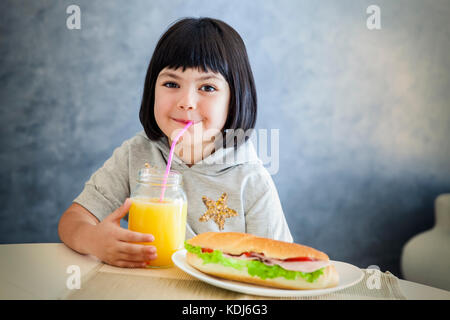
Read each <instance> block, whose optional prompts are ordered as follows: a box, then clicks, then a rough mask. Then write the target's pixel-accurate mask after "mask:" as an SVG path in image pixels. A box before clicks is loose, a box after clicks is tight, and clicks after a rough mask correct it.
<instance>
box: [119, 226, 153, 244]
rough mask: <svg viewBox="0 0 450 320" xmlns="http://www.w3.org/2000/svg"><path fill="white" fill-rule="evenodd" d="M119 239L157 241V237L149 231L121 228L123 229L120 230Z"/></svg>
mask: <svg viewBox="0 0 450 320" xmlns="http://www.w3.org/2000/svg"><path fill="white" fill-rule="evenodd" d="M119 240H122V241H127V242H152V241H155V237H154V236H153V235H151V234H148V233H140V232H136V231H131V230H127V229H123V228H121V231H119Z"/></svg>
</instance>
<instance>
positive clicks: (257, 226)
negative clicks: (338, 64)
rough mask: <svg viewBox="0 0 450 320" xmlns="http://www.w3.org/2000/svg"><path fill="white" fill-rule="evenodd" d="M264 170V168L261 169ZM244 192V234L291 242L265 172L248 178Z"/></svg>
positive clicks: (276, 193) (271, 184)
mask: <svg viewBox="0 0 450 320" xmlns="http://www.w3.org/2000/svg"><path fill="white" fill-rule="evenodd" d="M263 169H264V170H265V168H264V167H263ZM244 192H245V195H244V197H245V199H246V201H245V208H244V210H245V224H246V232H247V233H251V234H254V235H257V236H260V237H265V238H271V239H275V240H281V241H287V242H292V241H293V239H292V235H291V232H290V231H289V227H288V225H287V222H286V218H285V216H284V213H283V209H282V207H281V203H280V199H279V197H278V192H277V189H276V187H275V184H274V182H273V180H272V177H271V176H270V174H269V173H268V172H267V171H266V170H265V172H263V173H262V174H257V175H254V176H253V177H251V178H249V181H248V182H247V185H246V188H245V190H244Z"/></svg>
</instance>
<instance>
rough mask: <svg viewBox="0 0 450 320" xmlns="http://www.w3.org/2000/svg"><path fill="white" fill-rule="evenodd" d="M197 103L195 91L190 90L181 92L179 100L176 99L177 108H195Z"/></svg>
mask: <svg viewBox="0 0 450 320" xmlns="http://www.w3.org/2000/svg"><path fill="white" fill-rule="evenodd" d="M196 105H197V99H196V97H195V93H194V92H192V90H186V91H185V92H183V93H182V95H181V97H180V100H179V101H178V108H180V109H183V110H195V109H196Z"/></svg>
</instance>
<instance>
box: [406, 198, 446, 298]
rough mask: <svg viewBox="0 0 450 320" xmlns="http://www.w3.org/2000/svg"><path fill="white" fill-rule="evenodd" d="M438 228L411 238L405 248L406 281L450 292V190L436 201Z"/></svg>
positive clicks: (435, 226) (436, 225)
mask: <svg viewBox="0 0 450 320" xmlns="http://www.w3.org/2000/svg"><path fill="white" fill-rule="evenodd" d="M435 219H436V223H435V225H434V227H433V228H432V229H430V230H428V231H425V232H422V233H420V234H418V235H416V236H414V237H413V238H411V239H410V240H409V241H408V242H407V243H406V245H405V246H404V247H403V252H402V258H401V269H402V275H403V277H404V278H405V279H406V280H409V281H413V282H418V283H422V284H425V285H428V286H432V287H436V288H441V289H445V290H449V291H450V193H446V194H442V195H440V196H438V197H437V198H436V200H435Z"/></svg>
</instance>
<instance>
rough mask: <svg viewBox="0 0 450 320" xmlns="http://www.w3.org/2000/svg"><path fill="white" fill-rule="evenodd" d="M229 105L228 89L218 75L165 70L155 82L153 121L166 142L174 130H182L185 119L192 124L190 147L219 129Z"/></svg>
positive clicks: (173, 133)
mask: <svg viewBox="0 0 450 320" xmlns="http://www.w3.org/2000/svg"><path fill="white" fill-rule="evenodd" d="M229 102H230V88H229V86H228V82H227V81H226V80H225V78H224V77H223V76H222V75H221V74H220V73H214V72H211V71H209V72H207V73H205V72H203V71H199V69H197V68H188V69H186V70H185V71H184V72H183V69H182V68H178V69H176V70H174V69H169V68H167V67H166V68H164V69H163V70H161V72H160V73H159V75H158V78H157V80H156V86H155V107H154V113H155V119H156V123H157V124H158V126H159V128H160V129H161V131H162V132H163V133H164V134H165V135H166V136H167V137H168V138H169V140H170V143H172V139H173V138H175V135H176V133H177V132H178V131H177V132H174V131H175V130H177V129H182V128H184V126H185V125H186V123H187V121H188V120H193V121H194V124H193V125H191V126H190V127H189V130H188V132H189V133H190V134H191V136H192V137H194V139H192V138H191V144H192V145H195V144H198V143H201V142H202V141H204V140H205V137H204V134H205V132H207V131H208V132H213V131H214V132H216V133H217V132H219V131H220V130H222V128H223V126H224V125H225V121H226V119H227V115H228V105H229ZM188 132H186V133H188ZM186 133H185V135H186ZM197 133H198V134H197ZM183 137H184V135H183ZM199 139H201V140H199Z"/></svg>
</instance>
